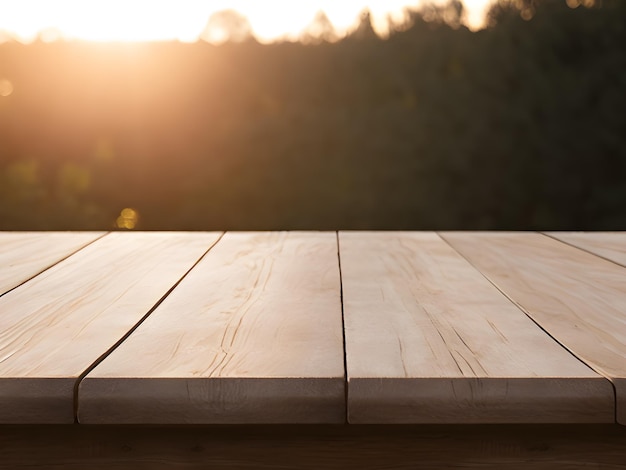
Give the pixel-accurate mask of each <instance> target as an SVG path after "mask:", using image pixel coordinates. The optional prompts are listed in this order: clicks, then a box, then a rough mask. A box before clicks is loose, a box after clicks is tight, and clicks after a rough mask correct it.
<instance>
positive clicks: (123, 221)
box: [115, 207, 139, 230]
mask: <svg viewBox="0 0 626 470" xmlns="http://www.w3.org/2000/svg"><path fill="white" fill-rule="evenodd" d="M138 220H139V213H138V212H137V211H136V210H135V209H131V208H130V207H127V208H125V209H122V212H120V216H119V217H118V218H117V219H116V221H115V226H116V227H117V228H123V229H127V230H132V229H134V228H135V227H136V226H137V221H138Z"/></svg>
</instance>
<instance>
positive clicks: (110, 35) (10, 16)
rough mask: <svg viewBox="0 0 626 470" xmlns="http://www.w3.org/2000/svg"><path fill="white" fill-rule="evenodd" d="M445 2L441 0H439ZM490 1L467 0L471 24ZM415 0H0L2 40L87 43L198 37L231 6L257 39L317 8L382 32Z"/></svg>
mask: <svg viewBox="0 0 626 470" xmlns="http://www.w3.org/2000/svg"><path fill="white" fill-rule="evenodd" d="M439 1H443V0H439ZM489 1H490V0H465V4H466V8H467V10H468V19H469V20H470V23H471V22H472V21H474V22H475V21H476V18H477V15H478V14H480V12H481V10H484V7H485V6H486V5H487V4H488V2H489ZM419 3H420V1H419V0H414V1H408V0H369V1H368V0H342V1H336V0H317V1H315V2H311V1H307V2H296V1H293V0H265V1H263V2H259V1H253V0H213V1H205V0H185V1H182V2H181V1H174V0H0V40H1V39H2V37H13V38H17V39H18V40H20V41H23V42H30V41H32V40H34V39H36V38H40V39H42V40H44V41H50V40H54V39H58V38H66V39H83V40H90V41H167V40H180V41H186V42H191V41H195V40H197V39H198V38H199V37H201V36H202V33H203V30H204V28H205V27H206V25H207V22H208V19H209V18H210V16H211V15H212V14H213V13H215V12H218V11H222V10H235V11H237V12H239V13H241V14H242V15H243V16H244V17H246V18H247V19H248V21H249V22H250V25H251V28H252V32H253V34H254V36H255V37H256V38H257V39H258V40H259V41H261V42H270V41H272V40H275V39H277V38H289V39H296V38H297V37H298V36H299V35H300V33H301V32H302V31H303V30H304V29H306V28H307V26H309V25H310V23H311V21H312V20H313V18H314V17H315V15H316V14H317V13H318V12H319V11H324V12H325V13H326V15H327V16H328V18H329V20H330V21H331V22H332V24H333V25H334V27H335V28H336V29H337V32H338V33H340V34H342V33H345V32H346V31H348V30H350V29H351V28H352V27H353V26H354V25H355V22H356V20H357V18H358V17H359V15H360V13H361V12H362V11H363V10H364V9H366V8H367V9H369V10H370V11H371V13H372V19H373V24H374V28H375V29H376V30H377V31H379V32H381V33H383V34H384V32H385V29H386V28H387V25H388V18H392V19H394V20H399V19H401V18H402V16H403V14H404V13H403V12H404V9H405V8H406V7H414V6H416V5H418V4H419Z"/></svg>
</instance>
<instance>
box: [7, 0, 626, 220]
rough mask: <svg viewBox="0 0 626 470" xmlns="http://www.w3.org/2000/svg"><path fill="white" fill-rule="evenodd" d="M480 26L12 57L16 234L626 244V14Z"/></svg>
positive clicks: (558, 9) (527, 4) (616, 8)
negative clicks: (132, 232)
mask: <svg viewBox="0 0 626 470" xmlns="http://www.w3.org/2000/svg"><path fill="white" fill-rule="evenodd" d="M579 4H581V5H579ZM574 7H576V8H574ZM277 14H280V13H279V12H277ZM462 15H463V9H462V7H461V6H460V4H459V2H458V1H454V0H453V1H451V2H450V3H449V4H448V5H447V6H442V7H439V8H435V7H433V6H428V7H424V8H423V9H422V10H420V11H415V12H413V13H412V14H411V15H410V18H409V19H408V20H407V21H406V22H405V23H402V24H396V25H395V26H394V29H393V31H392V32H391V34H390V36H389V37H388V38H385V39H381V38H379V37H378V36H376V35H375V33H374V31H373V29H372V27H371V24H370V18H369V16H368V15H367V14H364V15H363V17H362V19H361V23H360V25H359V27H358V28H357V29H355V30H354V32H353V33H352V34H350V35H349V36H347V37H345V38H343V39H341V40H336V41H328V39H331V38H332V34H333V32H332V29H330V28H328V27H327V26H328V25H325V24H324V21H323V20H324V18H323V17H320V18H318V20H319V21H318V22H317V24H316V25H314V26H315V28H312V30H311V31H313V32H315V34H313V33H311V36H310V37H308V38H307V41H305V42H298V43H295V42H281V43H274V44H270V45H262V44H259V43H257V42H256V41H255V40H254V39H251V38H250V37H249V36H247V35H246V30H245V28H243V30H242V28H241V24H236V25H235V26H236V27H237V28H236V31H235V32H236V33H237V34H236V35H234V36H233V38H234V39H233V41H230V42H226V43H224V44H222V45H212V44H209V43H207V42H204V41H199V42H197V43H193V44H185V43H177V42H171V43H145V44H96V43H86V42H61V41H57V42H50V43H47V42H44V41H36V42H34V43H32V44H29V45H24V44H20V43H16V42H6V43H3V44H0V229H2V230H39V229H42V230H52V229H62V230H65V229H67V230H70V229H71V230H76V229H88V230H90V229H105V230H107V229H113V228H116V227H117V228H121V229H132V228H135V229H141V230H153V229H159V230H214V229H217V230H222V229H229V230H256V229H259V230H270V229H322V230H325V229H518V230H525V229H586V230H592V229H600V230H608V229H616V230H624V229H626V2H625V1H623V0H596V1H595V2H593V1H589V0H587V1H583V0H567V1H565V0H552V1H547V0H546V1H538V0H535V1H532V0H515V1H500V2H499V3H498V4H496V5H495V6H493V7H492V9H491V10H490V13H489V17H488V18H489V25H488V27H487V28H486V29H484V30H481V31H478V32H471V31H470V30H468V29H467V28H466V27H464V26H463V25H462V24H461V19H462ZM244 26H245V25H244ZM242 31H243V33H242Z"/></svg>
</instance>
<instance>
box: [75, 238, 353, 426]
mask: <svg viewBox="0 0 626 470" xmlns="http://www.w3.org/2000/svg"><path fill="white" fill-rule="evenodd" d="M78 404H79V408H78V417H79V421H80V422H81V423H241V422H252V423H285V422H308V423H310V422H318V423H319V422H344V420H345V391H344V370H343V343H342V324H341V297H340V279H339V266H338V256H337V243H336V236H335V234H334V233H312V232H311V233H308V232H303V233H298V232H289V233H267V232H266V233H227V234H226V235H225V236H224V238H222V240H221V241H220V242H219V244H218V245H217V246H216V247H215V248H214V249H213V250H212V251H211V252H210V253H208V255H207V256H206V257H205V258H204V259H203V260H202V262H200V263H199V264H198V265H197V266H196V267H195V268H194V270H193V271H192V272H191V273H190V275H189V276H188V277H187V278H186V279H185V280H184V281H183V282H182V283H181V284H180V285H179V286H178V287H177V288H176V290H175V291H174V292H173V293H172V295H171V296H170V297H168V299H166V301H165V302H163V304H161V305H160V306H159V308H158V309H156V310H155V311H154V312H153V314H152V315H151V316H150V318H148V319H147V320H146V321H145V322H144V323H143V324H142V325H141V327H140V328H138V329H137V330H136V331H135V332H134V333H133V334H132V335H131V336H130V337H129V338H128V339H127V340H126V341H125V342H124V343H123V344H122V345H121V346H120V347H119V348H118V349H116V350H115V351H114V352H113V353H112V354H111V355H110V356H109V357H107V358H106V360H104V361H103V362H102V363H101V364H100V365H99V366H98V367H96V368H95V369H94V370H93V371H91V372H90V373H89V374H88V375H87V376H86V377H85V378H84V379H83V381H82V382H81V384H80V388H79V400H78Z"/></svg>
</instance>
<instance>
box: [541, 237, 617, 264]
mask: <svg viewBox="0 0 626 470" xmlns="http://www.w3.org/2000/svg"><path fill="white" fill-rule="evenodd" d="M546 234H547V235H548V236H550V237H552V238H556V239H557V240H561V241H563V242H565V243H568V244H570V245H572V246H576V247H578V248H582V249H583V250H586V251H588V252H590V253H593V254H596V255H598V256H601V257H603V258H606V259H608V260H610V261H613V262H614V263H617V264H620V265H622V266H626V232H546Z"/></svg>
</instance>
